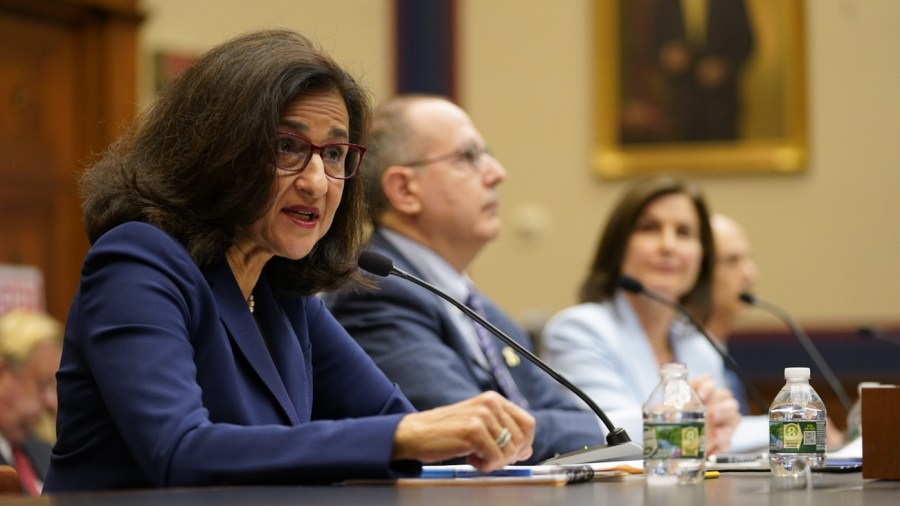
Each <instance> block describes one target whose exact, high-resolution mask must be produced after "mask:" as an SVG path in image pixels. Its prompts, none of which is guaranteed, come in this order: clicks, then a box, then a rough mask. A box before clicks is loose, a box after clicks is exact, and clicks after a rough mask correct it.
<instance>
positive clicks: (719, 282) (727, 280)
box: [710, 214, 759, 339]
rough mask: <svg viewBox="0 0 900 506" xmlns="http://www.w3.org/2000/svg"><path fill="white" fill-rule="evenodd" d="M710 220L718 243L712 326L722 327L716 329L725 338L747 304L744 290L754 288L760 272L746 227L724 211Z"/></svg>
mask: <svg viewBox="0 0 900 506" xmlns="http://www.w3.org/2000/svg"><path fill="white" fill-rule="evenodd" d="M710 224H711V225H712V230H713V238H714V240H715V245H716V268H715V273H714V276H713V279H714V282H713V311H712V316H711V318H710V326H711V327H713V326H716V327H718V328H717V329H715V330H713V332H714V333H716V334H717V335H718V336H719V337H720V338H722V339H725V338H727V334H728V332H729V331H730V329H731V325H732V324H733V320H734V318H735V317H736V316H737V315H738V314H739V313H740V312H741V311H742V310H743V309H744V308H745V307H746V305H745V304H744V303H743V302H741V301H740V294H741V293H743V292H751V291H752V290H753V286H754V284H755V283H756V279H757V277H758V274H759V273H758V271H757V268H756V263H755V262H754V261H753V258H752V256H751V249H750V242H749V241H748V240H747V236H746V234H745V233H744V229H743V228H742V227H741V226H740V225H739V224H738V223H737V222H736V221H734V220H733V219H731V218H729V217H728V216H725V215H722V214H714V215H713V216H712V217H711V218H710Z"/></svg>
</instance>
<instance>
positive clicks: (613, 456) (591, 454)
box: [541, 441, 644, 465]
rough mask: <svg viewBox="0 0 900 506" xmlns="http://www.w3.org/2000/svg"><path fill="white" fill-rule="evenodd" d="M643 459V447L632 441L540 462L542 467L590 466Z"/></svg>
mask: <svg viewBox="0 0 900 506" xmlns="http://www.w3.org/2000/svg"><path fill="white" fill-rule="evenodd" d="M643 458H644V447H643V446H641V445H640V444H638V443H635V442H634V441H628V442H627V443H622V444H618V445H615V446H609V445H606V446H592V447H590V448H585V449H583V450H575V451H574V452H569V453H564V454H562V455H557V456H556V457H553V458H551V459H547V460H545V461H543V462H541V464H542V465H562V464H590V463H593V462H611V461H617V460H641V459H643Z"/></svg>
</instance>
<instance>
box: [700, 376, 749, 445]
mask: <svg viewBox="0 0 900 506" xmlns="http://www.w3.org/2000/svg"><path fill="white" fill-rule="evenodd" d="M690 384H691V386H692V387H694V390H696V391H697V393H698V394H699V395H700V399H701V400H702V401H703V404H704V405H705V406H706V455H715V454H716V453H721V452H725V451H728V448H729V447H731V436H732V435H733V434H734V431H735V429H737V426H738V423H739V422H740V421H741V412H740V406H739V405H738V402H737V401H736V400H735V399H734V396H733V395H732V394H731V390H728V389H727V388H719V387H717V386H716V384H715V382H713V380H712V378H710V377H709V375H708V374H704V375H703V376H699V377H697V378H693V379H691V380H690Z"/></svg>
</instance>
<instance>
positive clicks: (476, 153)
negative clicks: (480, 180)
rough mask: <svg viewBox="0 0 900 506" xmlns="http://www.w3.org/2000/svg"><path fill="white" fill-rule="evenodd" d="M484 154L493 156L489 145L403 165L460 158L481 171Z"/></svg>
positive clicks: (425, 163)
mask: <svg viewBox="0 0 900 506" xmlns="http://www.w3.org/2000/svg"><path fill="white" fill-rule="evenodd" d="M484 155H489V156H493V155H492V154H491V150H490V149H488V148H487V147H477V146H469V147H467V148H463V149H459V150H456V151H454V152H452V153H447V154H446V155H441V156H436V157H434V158H428V159H426V160H419V161H417V162H412V163H404V164H401V165H408V166H414V165H428V164H430V163H435V162H442V161H444V160H450V159H452V158H459V159H462V160H463V161H465V162H466V163H467V164H468V165H469V166H470V167H472V169H473V170H474V171H475V172H481V171H482V170H483V169H484V165H483V164H482V163H481V162H482V159H483V158H484Z"/></svg>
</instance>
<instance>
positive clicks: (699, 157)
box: [593, 0, 807, 178]
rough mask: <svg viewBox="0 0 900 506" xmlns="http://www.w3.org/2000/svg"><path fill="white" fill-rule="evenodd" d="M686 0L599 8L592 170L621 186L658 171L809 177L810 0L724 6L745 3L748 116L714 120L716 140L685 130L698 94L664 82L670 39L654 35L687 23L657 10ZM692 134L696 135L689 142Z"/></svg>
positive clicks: (744, 104) (638, 0)
mask: <svg viewBox="0 0 900 506" xmlns="http://www.w3.org/2000/svg"><path fill="white" fill-rule="evenodd" d="M681 1H682V0H596V3H595V9H596V12H595V14H594V18H595V37H596V41H595V48H596V52H595V55H596V56H595V61H596V93H597V95H596V114H595V118H596V133H595V135H596V143H595V149H596V152H595V154H594V160H593V163H594V168H595V169H596V171H597V173H598V174H599V175H600V176H601V177H603V178H622V177H628V176H633V175H639V174H646V173H652V172H681V173H698V174H727V173H795V172H798V171H801V170H803V169H804V168H805V165H806V159H807V127H806V92H805V91H806V90H805V88H806V61H805V47H804V37H805V34H804V32H805V27H804V19H803V13H804V5H803V0H729V1H727V2H722V1H721V0H718V1H719V5H720V6H721V5H725V4H730V5H736V4H739V3H743V5H744V7H745V9H744V10H745V12H744V14H745V15H746V18H747V23H746V25H747V28H748V29H749V30H750V37H751V38H752V44H751V46H752V48H751V53H752V54H751V55H750V56H749V57H747V58H746V60H747V61H745V63H744V65H743V68H742V69H741V71H740V72H739V73H737V72H736V73H735V74H736V75H738V74H739V76H740V77H738V78H737V79H738V80H739V84H738V92H737V95H736V98H737V100H739V101H740V102H739V106H738V107H737V108H736V109H735V110H737V111H740V114H739V115H738V116H737V118H736V120H734V118H732V119H733V121H731V126H729V124H728V120H725V121H722V118H720V117H719V118H717V119H713V120H710V121H707V122H706V123H707V124H708V125H714V126H715V128H707V129H706V130H712V131H713V133H712V134H708V133H707V134H705V133H702V132H701V133H690V134H688V133H686V132H689V131H691V132H698V131H699V130H698V129H697V128H692V127H689V126H682V125H691V124H697V123H698V122H697V121H696V120H695V119H692V118H688V116H690V115H695V112H696V111H697V110H703V108H702V107H694V105H693V104H697V103H700V102H698V100H697V95H685V94H684V93H682V90H683V88H682V87H680V86H681V85H680V84H675V85H670V84H669V83H671V82H673V81H666V80H665V74H664V72H663V70H662V69H663V68H664V67H663V66H662V64H661V63H659V62H660V61H662V59H657V57H658V56H659V55H661V54H662V53H663V50H662V49H660V50H659V51H657V48H667V47H668V46H665V45H664V43H661V42H660V41H662V40H664V38H665V37H669V35H668V34H662V35H661V34H659V33H657V34H652V33H653V32H654V30H656V29H658V30H661V31H662V30H668V32H671V31H672V30H671V29H667V28H663V26H664V25H665V24H667V23H669V21H668V20H670V19H672V18H675V19H680V18H679V16H666V17H665V18H664V19H662V20H661V19H660V18H659V17H660V13H659V12H651V11H653V9H654V8H662V7H660V6H662V5H665V4H667V3H669V4H671V5H681V4H680V2H681ZM679 8H680V7H679ZM717 9H719V10H721V9H720V8H719V7H717ZM738 10H740V8H738ZM669 14H671V13H669ZM714 14H715V15H720V14H718V13H716V12H713V11H712V8H711V7H707V12H706V16H708V17H709V16H712V15H714ZM730 22H731V23H733V24H734V23H735V22H734V21H730ZM737 23H739V22H737ZM720 24H721V25H727V24H728V22H722V23H720ZM648 27H652V29H648ZM715 29H718V28H715ZM715 29H713V28H708V36H709V39H708V40H709V41H711V40H713V33H712V32H713V30H715ZM728 30H730V31H731V32H735V31H738V32H739V31H740V29H739V28H728ZM682 31H683V30H682ZM648 34H649V35H648ZM729 36H730V35H729ZM732 38H733V37H732ZM648 48H651V49H650V50H649V51H648ZM744 49H746V47H745V48H744ZM745 52H746V51H745ZM676 54H677V53H676ZM745 56H746V55H745ZM669 61H679V60H678V59H677V58H675V59H674V60H672V59H670V60H669ZM680 61H682V62H683V61H685V60H680ZM695 61H699V58H698V59H696V60H695ZM654 66H657V68H655V69H654V68H653V67H654ZM735 66H737V65H735ZM694 68H699V66H695V67H694ZM726 68H727V67H726ZM697 75H699V73H697ZM666 86H669V87H668V88H667V87H666ZM673 90H676V91H673ZM685 96H688V97H690V99H688V100H683V101H682V102H681V103H679V102H678V101H677V100H675V99H674V97H685ZM685 105H689V107H685ZM707 110H712V111H714V114H718V113H719V112H720V111H722V110H726V111H728V110H730V109H729V107H727V106H726V107H719V108H716V107H711V108H707ZM679 111H680V112H679ZM685 111H688V113H687V114H685ZM718 115H719V116H722V114H718ZM676 118H678V120H676ZM681 118H687V119H681ZM700 124H703V122H702V121H701V122H700ZM722 125H724V126H722ZM700 130H702V129H700ZM691 135H693V136H695V137H693V138H689V136H691ZM705 135H706V136H708V137H711V138H705V137H704V136H705Z"/></svg>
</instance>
